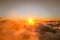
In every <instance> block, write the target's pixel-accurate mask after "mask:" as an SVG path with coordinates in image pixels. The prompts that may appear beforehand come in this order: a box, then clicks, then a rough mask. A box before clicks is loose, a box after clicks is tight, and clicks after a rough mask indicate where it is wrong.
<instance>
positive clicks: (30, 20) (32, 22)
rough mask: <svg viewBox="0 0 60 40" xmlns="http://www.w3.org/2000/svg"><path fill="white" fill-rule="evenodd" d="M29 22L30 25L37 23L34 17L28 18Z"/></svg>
mask: <svg viewBox="0 0 60 40" xmlns="http://www.w3.org/2000/svg"><path fill="white" fill-rule="evenodd" d="M27 22H28V24H29V25H34V24H35V21H34V20H33V18H29V19H28V20H27Z"/></svg>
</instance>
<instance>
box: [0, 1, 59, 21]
mask: <svg viewBox="0 0 60 40" xmlns="http://www.w3.org/2000/svg"><path fill="white" fill-rule="evenodd" d="M0 16H1V17H5V18H28V17H31V18H39V19H52V20H60V19H59V18H60V3H59V1H1V2H0Z"/></svg>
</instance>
